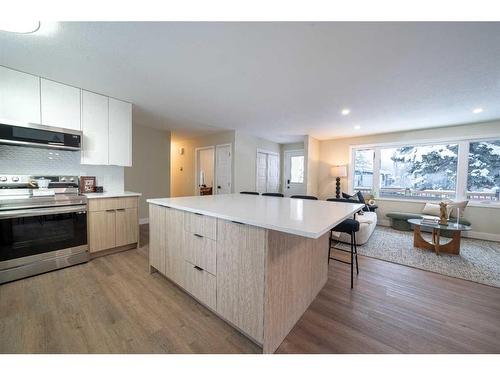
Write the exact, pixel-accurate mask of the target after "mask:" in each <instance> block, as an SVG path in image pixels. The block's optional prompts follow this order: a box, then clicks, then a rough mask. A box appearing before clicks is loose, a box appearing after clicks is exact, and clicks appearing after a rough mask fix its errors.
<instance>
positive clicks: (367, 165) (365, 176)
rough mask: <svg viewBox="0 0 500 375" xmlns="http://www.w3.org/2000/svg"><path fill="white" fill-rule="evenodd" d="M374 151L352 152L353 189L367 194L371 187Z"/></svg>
mask: <svg viewBox="0 0 500 375" xmlns="http://www.w3.org/2000/svg"><path fill="white" fill-rule="evenodd" d="M374 156H375V151H374V150H355V151H354V189H355V190H361V191H365V192H369V191H371V190H372V187H373V160H374Z"/></svg>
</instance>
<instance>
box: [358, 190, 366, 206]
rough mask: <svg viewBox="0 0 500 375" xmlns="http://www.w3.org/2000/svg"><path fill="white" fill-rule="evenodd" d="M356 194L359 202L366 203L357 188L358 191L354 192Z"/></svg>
mask: <svg viewBox="0 0 500 375" xmlns="http://www.w3.org/2000/svg"><path fill="white" fill-rule="evenodd" d="M356 195H357V196H358V201H359V202H360V203H363V204H366V203H365V197H363V194H362V193H361V191H360V190H358V192H357V193H356Z"/></svg>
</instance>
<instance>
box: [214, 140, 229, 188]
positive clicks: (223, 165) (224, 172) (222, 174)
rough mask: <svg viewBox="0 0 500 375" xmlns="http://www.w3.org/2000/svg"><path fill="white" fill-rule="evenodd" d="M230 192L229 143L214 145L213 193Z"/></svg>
mask: <svg viewBox="0 0 500 375" xmlns="http://www.w3.org/2000/svg"><path fill="white" fill-rule="evenodd" d="M230 193H231V145H217V146H216V147H215V194H230Z"/></svg>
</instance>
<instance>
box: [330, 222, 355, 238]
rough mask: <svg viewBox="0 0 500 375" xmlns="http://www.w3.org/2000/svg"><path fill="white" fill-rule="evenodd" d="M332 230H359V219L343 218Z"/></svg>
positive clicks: (351, 231)
mask: <svg viewBox="0 0 500 375" xmlns="http://www.w3.org/2000/svg"><path fill="white" fill-rule="evenodd" d="M332 230H333V231H334V232H342V233H348V234H351V233H354V232H358V231H359V221H357V220H354V219H345V220H344V221H343V222H341V223H340V224H338V225H337V226H336V227H334V228H333V229H332Z"/></svg>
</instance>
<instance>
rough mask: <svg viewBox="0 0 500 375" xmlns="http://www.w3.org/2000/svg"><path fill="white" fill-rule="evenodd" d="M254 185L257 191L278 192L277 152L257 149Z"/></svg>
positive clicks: (278, 168)
mask: <svg viewBox="0 0 500 375" xmlns="http://www.w3.org/2000/svg"><path fill="white" fill-rule="evenodd" d="M255 178H256V181H255V187H256V190H257V192H259V193H278V192H279V189H280V156H279V154H278V153H277V152H272V151H266V150H257V160H256V172H255Z"/></svg>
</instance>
